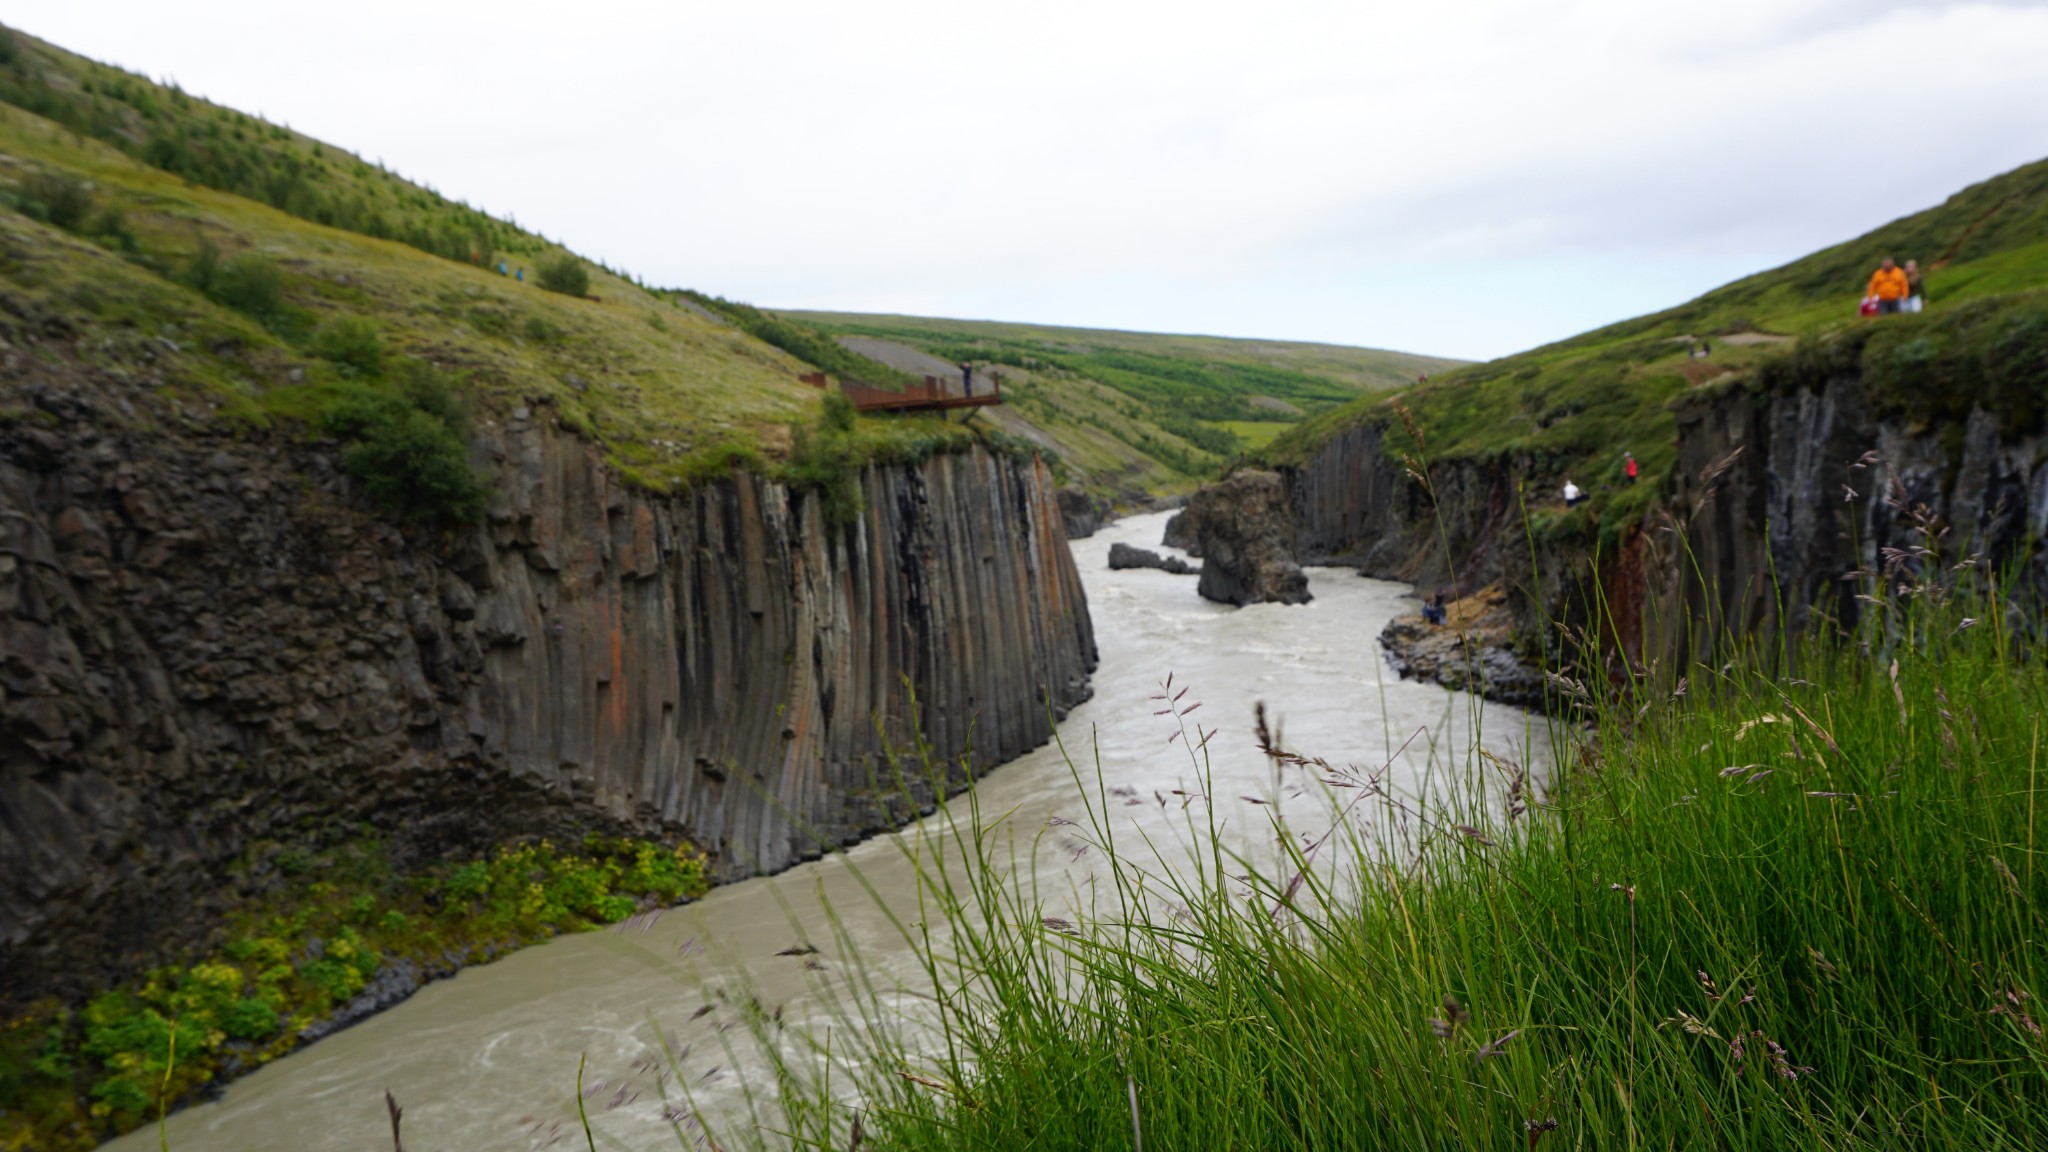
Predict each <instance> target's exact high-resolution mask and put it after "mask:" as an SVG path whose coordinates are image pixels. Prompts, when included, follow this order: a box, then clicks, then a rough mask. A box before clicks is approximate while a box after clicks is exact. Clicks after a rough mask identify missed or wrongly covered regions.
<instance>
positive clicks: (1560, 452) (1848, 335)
mask: <svg viewBox="0 0 2048 1152" xmlns="http://www.w3.org/2000/svg"><path fill="white" fill-rule="evenodd" d="M1885 256H1893V257H1896V258H1897V259H1898V260H1900V261H1901V262H1903V261H1905V260H1907V259H1917V260H1918V261H1919V262H1920V264H1921V266H1922V268H1923V269H1924V270H1925V282H1926V287H1927V299H1928V307H1927V311H1926V313H1925V314H1924V315H1919V316H1884V317H1876V318H1872V319H1870V320H1867V321H1866V320H1859V319H1858V318H1857V316H1856V307H1857V302H1858V300H1859V299H1860V298H1861V296H1862V293H1863V288H1864V285H1865V284H1866V283H1867V281H1868V279H1869V277H1870V273H1871V272H1872V271H1873V270H1874V269H1875V268H1876V267H1877V264H1878V261H1879V260H1880V259H1881V258H1883V257H1885ZM2044 290H2048V161H2041V162H2037V163H2034V164H2029V165H2027V166H2025V167H2022V168H2018V169H2015V170H2014V171H2011V172H2008V173H2005V174H2004V175H2001V176H1998V177H1996V178H1994V179H1991V180H1987V181H1984V182H1983V183H1981V184H1976V185H1973V186H1971V187H1969V188H1965V189H1964V190H1962V191H1961V192H1958V193H1956V194H1955V195H1954V196H1951V197H1949V199H1948V200H1947V201H1945V202H1944V203H1942V204H1941V205H1939V206H1937V207H1934V208H1930V209H1928V210H1926V211H1924V212H1918V213H1915V214H1913V215H1911V216H1907V217H1904V218H1903V219H1899V220H1895V221H1893V222H1891V223H1889V224H1886V225H1884V226H1883V227H1880V228H1877V229H1875V230H1873V231H1871V232H1869V233H1866V234H1864V235H1862V236H1859V237H1857V238H1855V239H1853V240H1849V241H1846V242H1844V243H1841V244H1837V245H1835V246H1833V247H1830V248H1827V249H1823V250H1822V251H1819V252H1816V253H1814V254H1812V255H1810V256H1806V257H1804V258H1801V259H1799V260H1795V261H1793V262H1791V263H1789V264H1786V265H1784V266H1783V267H1779V268H1774V269H1771V270H1769V271H1766V272H1759V273H1757V274H1756V275H1754V276H1748V277H1744V278H1743V279H1741V280H1737V281H1735V282H1734V283H1732V284H1728V285H1726V286H1724V287H1721V288H1717V289H1715V290H1713V291H1711V292H1708V293H1706V294H1705V295H1703V296H1701V297H1699V298H1698V299H1696V300H1693V301H1690V302H1688V303H1685V304H1681V305H1679V306H1678V307H1676V308H1670V309H1667V310H1665V311H1662V312H1657V313H1652V314H1650V315H1647V316H1641V317H1638V318H1636V319H1633V320H1625V321H1622V322H1621V323H1618V324H1611V325H1608V326H1606V327H1604V328H1599V329H1596V330H1594V331H1591V332H1587V333H1585V334H1584V335H1580V336H1575V337H1572V338H1571V339H1569V340H1562V341H1559V342H1557V343H1555V344H1549V345H1545V346H1544V347H1541V348H1536V349H1532V350H1530V351H1527V352H1522V353H1518V354H1516V355H1513V356H1507V357H1503V358H1501V359H1498V360H1493V361H1489V362H1487V363H1484V364H1476V365H1470V366H1467V367H1464V368H1461V369H1458V370H1456V371H1452V372H1447V373H1444V374H1443V375H1441V376H1436V377H1432V379H1431V380H1430V382H1429V384H1428V385H1427V386H1422V387H1412V388H1408V389H1405V390H1403V391H1402V392H1400V393H1398V394H1395V395H1393V396H1391V397H1390V396H1375V397H1372V398H1369V399H1364V400H1360V401H1356V402H1354V403H1352V404H1349V405H1346V406H1344V407H1342V408H1339V409H1335V410H1332V411H1329V412H1326V413H1323V414H1321V415H1319V416H1317V417H1314V418H1312V419H1310V420H1308V421H1306V422H1304V423H1303V424H1302V425H1301V426H1300V427H1299V428H1296V429H1294V430H1292V431H1290V432H1289V433H1287V434H1286V435H1284V436H1282V437H1280V438H1279V439H1278V440H1276V441H1275V442H1274V443H1273V444H1272V445H1271V446H1270V447H1269V448H1267V449H1266V450H1265V452H1264V456H1265V458H1266V459H1268V460H1270V461H1273V462H1278V463H1286V462H1292V461H1299V460H1301V459H1304V458H1305V457H1307V456H1308V455H1309V454H1311V453H1313V452H1314V451H1315V450H1316V448H1317V447H1318V446H1320V445H1321V444H1322V443H1324V442H1325V441H1327V440H1328V439H1329V438H1330V437H1332V436H1333V435H1335V434H1337V433H1338V432H1341V431H1342V430H1344V429H1347V428H1350V427H1354V426H1356V425H1358V424H1361V423H1365V422H1368V421H1383V422H1391V421H1393V420H1394V418H1395V415H1396V414H1395V413H1394V412H1393V411H1392V408H1391V405H1393V404H1395V403H1399V404H1401V405H1403V406H1404V407H1405V408H1406V410H1407V411H1408V413H1409V417H1410V419H1412V420H1413V421H1414V422H1415V425H1416V427H1417V428H1418V429H1419V430H1420V432H1421V433H1422V436H1423V441H1424V442H1423V444H1422V445H1421V446H1420V447H1421V449H1422V452H1423V454H1424V455H1426V456H1427V457H1428V458H1431V459H1445V458H1451V457H1480V456H1488V457H1504V458H1509V459H1511V460H1512V461H1514V462H1515V465H1516V468H1517V470H1518V471H1519V472H1520V473H1521V474H1523V475H1525V476H1528V477H1530V478H1531V479H1532V480H1533V481H1536V482H1539V483H1543V484H1549V483H1552V482H1553V481H1555V480H1557V479H1558V478H1559V477H1561V476H1564V475H1567V474H1569V475H1571V476H1573V477H1574V478H1575V479H1577V480H1578V482H1579V483H1580V484H1582V485H1587V486H1589V487H1591V488H1592V489H1593V491H1594V500H1593V502H1592V503H1591V504H1590V505H1588V506H1587V507H1586V512H1585V514H1586V515H1599V514H1600V513H1601V512H1602V511H1603V509H1605V508H1606V507H1607V506H1608V505H1609V504H1610V503H1611V504H1612V505H1613V507H1614V510H1615V511H1616V512H1617V513H1620V514H1618V515H1613V516H1608V517H1606V518H1605V522H1606V523H1609V524H1614V523H1622V522H1626V521H1627V519H1628V516H1627V515H1626V514H1627V513H1630V512H1640V511H1641V510H1642V509H1643V508H1646V507H1647V506H1648V505H1649V503H1650V502H1652V501H1654V500H1655V499H1656V498H1657V495H1658V493H1659V492H1660V491H1661V490H1662V486H1661V485H1660V484H1656V483H1641V484H1636V485H1627V486H1619V487H1616V486H1614V485H1613V481H1614V480H1615V479H1616V478H1617V477H1618V476H1619V472H1620V468H1621V460H1622V453H1623V452H1624V451H1629V452H1633V453H1634V454H1635V455H1636V457H1637V458H1638V461H1639V462H1640V464H1641V466H1642V468H1643V472H1644V476H1645V478H1646V479H1649V480H1656V479H1660V478H1662V477H1663V476H1664V475H1666V474H1667V473H1668V472H1669V470H1670V468H1671V467H1672V466H1673V463H1674V460H1675V454H1674V443H1675V435H1676V432H1675V429H1676V425H1675V423H1674V420H1673V417H1672V413H1671V410H1670V405H1671V403H1672V402H1673V401H1675V400H1677V399H1679V398H1680V397H1682V396H1683V395H1684V394H1685V393H1686V392H1688V391H1689V390H1691V389H1696V388H1701V387H1706V386H1710V385H1718V384H1720V383H1721V382H1724V381H1732V380H1736V379H1741V378H1745V377H1746V376H1748V375H1749V374H1750V373H1752V372H1754V371H1755V370H1757V369H1759V368H1760V367H1761V366H1763V365H1765V364H1767V363H1769V362H1771V361H1773V360H1775V359H1779V358H1783V357H1786V356H1790V355H1794V354H1796V353H1797V352H1798V351H1799V350H1801V349H1803V350H1805V353H1806V354H1808V355H1820V354H1827V355H1846V356H1849V357H1850V358H1851V359H1852V360H1853V359H1854V358H1855V357H1857V356H1862V357H1865V358H1866V359H1867V358H1868V357H1869V356H1871V355H1882V356H1884V357H1886V358H1887V364H1889V363H1890V362H1891V361H1892V360H1896V361H1897V364H1896V365H1894V366H1893V367H1896V368H1897V371H1896V372H1894V371H1893V368H1890V367H1887V368H1883V369H1882V371H1881V372H1880V374H1881V375H1882V374H1886V373H1889V374H1892V375H1897V374H1899V373H1905V375H1906V376H1911V375H1912V371H1913V369H1912V364H1911V363H1909V362H1910V361H1913V360H1914V358H1915V357H1919V358H1920V359H1921V360H1927V361H1928V362H1930V363H1931V362H1932V360H1933V358H1936V357H1937V356H1938V357H1939V358H1941V359H1943V360H1944V362H1948V361H1954V362H1961V361H1960V360H1958V359H1957V358H1958V357H1959V356H1964V353H1966V352H1967V351H1968V349H1967V348H1966V347H1965V346H1966V345H1969V344H1971V343H1972V342H1979V341H1989V340H1996V339H2002V338H2003V337H2000V336H1998V335H1997V333H1999V332H2005V331H2006V330H2007V329H2012V330H2014V331H2018V330H2019V329H2025V330H2027V331H2029V332H2031V331H2033V330H2034V329H2036V328H2039V327H2041V326H2042V325H2044V324H2048V296H2044ZM1802 342H1803V343H1802ZM1866 343H1868V345H1869V346H1868V348H1866ZM2030 346H2031V345H2030ZM1701 349H1704V350H1705V351H1706V355H1705V356H1704V357H1695V355H1694V352H1695V351H1696V350H1701ZM1964 358H1965V359H1966V358H1967V357H1964ZM1902 378H1903V377H1902ZM1951 385H1952V386H1959V387H1962V388H1967V387H1968V383H1967V382H1965V381H1954V382H1951ZM1923 390H1924V389H1923ZM1951 390H1952V389H1951ZM1927 399H1928V398H1926V397H1922V398H1921V400H1922V401H1923V402H1924V401H1926V400H1927ZM1964 402H1965V403H1967V396H1965V399H1964Z"/></svg>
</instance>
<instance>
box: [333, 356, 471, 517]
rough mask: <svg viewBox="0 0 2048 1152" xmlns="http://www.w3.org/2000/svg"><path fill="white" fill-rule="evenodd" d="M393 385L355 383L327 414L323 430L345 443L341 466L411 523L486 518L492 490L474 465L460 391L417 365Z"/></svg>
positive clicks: (405, 366) (406, 367) (402, 368)
mask: <svg viewBox="0 0 2048 1152" xmlns="http://www.w3.org/2000/svg"><path fill="white" fill-rule="evenodd" d="M394 375H395V379H393V380H389V381H383V382H379V383H376V384H371V383H367V382H362V381H356V382H351V383H349V384H347V385H345V386H344V387H342V388H340V389H339V390H337V391H336V392H335V394H334V395H333V396H332V397H331V398H330V399H329V401H328V402H327V403H326V404H325V405H324V406H323V408H322V410H321V416H320V422H321V426H322V427H323V428H324V429H325V430H326V431H327V432H328V433H330V434H331V435H334V436H337V437H340V438H341V439H343V440H345V441H347V443H346V445H345V446H344V447H343V449H342V453H341V466H342V468H343V469H344V470H346V471H347V472H348V474H349V475H351V476H354V477H355V478H356V479H357V480H359V481H361V482H362V485H363V493H364V495H366V496H367V497H369V499H370V502H371V503H372V504H374V505H376V506H377V507H378V508H380V509H382V510H384V511H386V512H388V513H391V514H393V515H395V516H397V517H399V518H400V519H402V520H405V521H407V522H409V523H428V522H433V521H446V522H455V523H470V524H473V523H475V522H476V521H478V520H480V519H482V518H483V514H484V506H485V502H486V500H487V498H488V495H489V492H488V489H487V488H486V486H485V483H484V480H483V477H482V476H480V475H479V474H478V473H477V471H476V469H475V468H474V467H472V466H471V464H470V462H469V445H468V443H467V440H466V435H465V434H466V431H467V424H468V422H467V419H466V417H465V414H464V412H463V408H462V403H461V401H460V399H459V398H458V397H457V395H456V392H455V389H454V387H453V386H452V385H451V384H450V383H449V382H448V380H447V379H446V378H445V377H443V376H442V375H441V374H440V373H438V372H436V371H434V370H433V369H432V368H431V367H429V366H428V365H426V364H422V363H420V362H419V361H416V360H407V361H401V362H400V365H399V368H398V370H397V372H395V373H394Z"/></svg>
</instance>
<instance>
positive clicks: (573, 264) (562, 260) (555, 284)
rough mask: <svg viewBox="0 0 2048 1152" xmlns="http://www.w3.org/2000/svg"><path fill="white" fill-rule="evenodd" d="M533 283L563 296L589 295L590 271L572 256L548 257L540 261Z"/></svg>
mask: <svg viewBox="0 0 2048 1152" xmlns="http://www.w3.org/2000/svg"><path fill="white" fill-rule="evenodd" d="M534 283H536V284H539V285H540V286H541V287H542V288H545V289H547V290H548V291H550V292H559V293H561V294H562V295H564V296H588V295H590V270H589V269H588V268H585V267H584V266H583V261H581V260H578V259H577V258H575V257H574V256H569V255H566V254H565V255H561V256H550V257H549V258H547V259H546V260H543V261H541V264H540V269H539V275H537V276H535V277H534Z"/></svg>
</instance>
